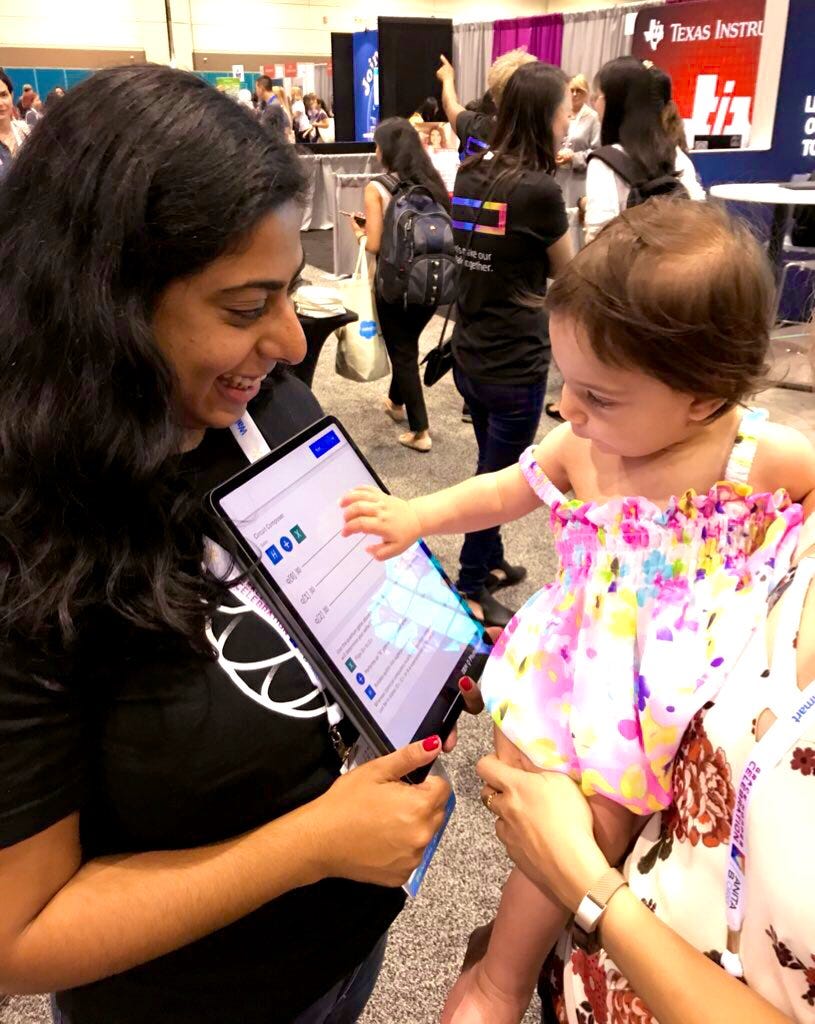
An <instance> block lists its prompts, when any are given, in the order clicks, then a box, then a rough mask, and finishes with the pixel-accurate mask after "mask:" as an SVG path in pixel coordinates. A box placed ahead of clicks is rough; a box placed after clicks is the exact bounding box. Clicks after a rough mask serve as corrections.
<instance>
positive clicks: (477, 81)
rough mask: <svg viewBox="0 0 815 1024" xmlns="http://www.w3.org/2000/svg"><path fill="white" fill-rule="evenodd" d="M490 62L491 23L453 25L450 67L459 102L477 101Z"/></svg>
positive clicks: (481, 92)
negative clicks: (454, 79)
mask: <svg viewBox="0 0 815 1024" xmlns="http://www.w3.org/2000/svg"><path fill="white" fill-rule="evenodd" d="M491 63H492V22H491V21H478V22H473V23H471V24H469V25H453V67H454V68H455V69H456V92H457V93H458V98H459V100H460V101H461V102H462V103H469V102H470V101H471V100H478V99H481V97H482V96H483V95H484V93H485V92H486V89H487V71H488V70H489V67H490V64H491Z"/></svg>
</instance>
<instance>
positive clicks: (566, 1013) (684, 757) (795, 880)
mask: <svg viewBox="0 0 815 1024" xmlns="http://www.w3.org/2000/svg"><path fill="white" fill-rule="evenodd" d="M805 533H806V534H808V536H807V537H802V541H801V548H802V550H805V549H806V548H807V547H808V546H809V545H811V544H812V543H815V519H810V520H809V522H808V523H807V526H806V527H805ZM778 611H779V612H780V613H782V614H784V599H783V598H782V600H781V601H780V602H779V608H778ZM775 656H777V655H775ZM770 682H771V681H770V666H769V663H768V658H767V642H766V636H765V632H764V630H763V629H761V630H757V631H756V632H754V633H753V634H752V636H751V638H750V639H749V641H748V645H747V648H746V650H745V654H744V656H743V657H742V658H741V659H740V661H739V663H738V665H737V666H736V668H735V670H734V671H732V672H730V673H729V674H728V677H727V679H726V680H725V682H724V684H723V686H722V688H721V690H720V691H719V693H718V695H717V697H716V700H715V702H712V703H708V704H706V705H705V706H704V707H703V708H701V709H700V710H699V711H698V712H697V714H696V715H695V716H694V718H693V720H692V722H691V724H690V727H689V728H688V731H687V734H686V735H685V737H684V739H683V741H682V744H681V746H680V748H679V751H678V754H677V757H676V762H675V766H674V802H673V804H672V805H671V807H670V808H668V809H667V810H666V811H664V812H663V813H662V814H656V815H654V817H653V818H652V819H651V820H650V821H649V822H648V823H647V824H646V826H645V828H644V830H643V832H642V833H641V835H640V836H639V838H638V839H637V841H636V844H635V846H634V848H633V851H632V852H631V854H630V855H629V857H628V858H627V860H626V862H625V865H624V867H623V871H624V874H625V876H626V878H627V879H628V883H629V885H630V886H631V889H632V891H633V892H635V893H636V894H637V896H639V898H640V899H641V900H642V902H643V903H644V904H645V905H646V906H647V907H648V908H649V909H650V910H651V911H652V912H653V913H655V914H656V915H657V916H658V917H659V918H660V919H661V920H663V921H665V922H666V923H668V924H669V925H670V926H671V928H673V929H674V931H676V932H677V933H678V934H679V935H681V936H682V937H683V938H684V939H685V940H686V941H687V942H689V943H690V944H691V945H693V946H694V947H695V948H696V949H698V950H700V951H702V952H703V953H705V954H706V955H707V956H709V957H710V958H711V959H712V960H714V961H715V962H717V963H718V962H719V959H720V956H721V953H722V951H723V950H724V949H725V946H726V938H727V922H726V917H725V867H726V863H727V853H728V844H729V840H730V825H731V816H732V813H733V807H734V804H735V797H736V788H737V787H738V784H739V780H740V778H741V774H742V771H743V770H744V767H745V765H746V763H747V761H748V759H749V758H750V757H751V755H752V751H753V747H754V746H755V742H756V740H755V727H756V721H757V719H758V716H759V715H760V714H761V712H762V711H763V710H764V708H766V707H769V706H771V705H772V704H773V699H774V697H775V696H777V694H776V693H775V692H774V691H773V690H772V688H771V686H770ZM790 682H791V683H792V684H794V682H795V680H791V681H790ZM748 837H749V849H750V855H749V856H748V858H747V866H746V892H747V906H746V916H745V922H744V927H743V929H742V934H741V948H740V953H741V958H742V961H743V964H744V978H745V981H746V983H747V984H748V985H749V986H750V988H751V989H753V990H755V991H756V992H758V993H759V994H760V995H762V996H763V997H764V998H765V999H766V1000H767V1001H768V1002H770V1003H771V1004H772V1005H773V1006H775V1007H776V1008H777V1009H778V1010H779V1011H780V1012H781V1013H784V1014H786V1015H787V1016H788V1017H789V1018H790V1019H791V1020H793V1021H796V1022H798V1024H814V1022H815V912H813V906H814V905H815V904H814V903H813V893H815V857H814V856H813V850H815V723H813V724H810V725H809V726H808V727H807V729H806V731H805V732H804V733H803V734H802V735H801V736H800V738H799V739H798V740H796V741H795V742H794V743H793V744H792V746H791V747H790V748H789V750H788V751H787V752H786V754H785V755H784V756H783V757H782V759H781V761H780V763H779V764H778V765H777V766H776V767H775V768H774V769H773V770H772V771H771V772H770V773H769V775H768V776H767V778H766V779H765V780H764V782H763V783H762V785H761V786H760V787H758V788H757V789H756V791H755V794H754V796H753V798H752V801H751V804H750V811H749V816H748ZM665 969H666V970H670V966H669V965H666V968H665ZM541 995H542V999H543V1003H544V1018H543V1019H544V1021H552V1022H555V1021H557V1022H558V1024H658V1022H657V1020H656V1018H655V1017H653V1016H652V1014H651V1013H650V1011H649V1009H648V1007H647V1006H646V1005H645V1003H644V1002H643V1001H642V999H641V998H640V997H639V996H638V995H637V994H636V993H635V992H634V991H633V989H632V988H631V987H630V986H629V984H628V981H627V980H626V979H625V978H624V977H623V975H622V974H621V972H620V971H619V970H618V969H617V966H616V965H615V963H614V962H613V960H611V959H610V958H609V957H608V956H607V954H606V953H605V951H604V950H600V951H599V952H598V953H594V954H591V955H589V954H587V953H585V952H583V951H582V950H581V949H578V948H577V947H576V946H574V945H573V944H572V942H571V936H570V934H569V933H568V932H567V933H564V935H563V937H562V939H561V941H560V943H559V944H558V946H557V948H556V950H555V952H554V954H553V955H552V956H551V957H550V959H549V961H548V963H547V966H546V969H545V973H544V978H543V985H542V988H541Z"/></svg>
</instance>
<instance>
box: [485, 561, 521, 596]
mask: <svg viewBox="0 0 815 1024" xmlns="http://www.w3.org/2000/svg"><path fill="white" fill-rule="evenodd" d="M525 579H526V567H525V566H523V565H510V564H509V562H508V561H507V560H506V559H504V560H503V561H502V562H501V564H500V565H496V567H495V568H494V569H490V573H489V575H488V576H487V579H486V582H485V584H484V586H485V587H486V588H487V590H489V592H490V593H491V594H494V593H495V591H496V590H503V589H504V587H514V586H515V584H516V583H520V582H521V580H525Z"/></svg>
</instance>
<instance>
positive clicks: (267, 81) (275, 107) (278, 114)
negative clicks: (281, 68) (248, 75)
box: [255, 75, 294, 142]
mask: <svg viewBox="0 0 815 1024" xmlns="http://www.w3.org/2000/svg"><path fill="white" fill-rule="evenodd" d="M278 90H280V92H279V93H278ZM255 93H256V95H257V99H258V105H257V110H256V114H257V117H258V119H259V120H260V123H261V124H262V125H263V127H264V128H267V129H269V130H270V131H274V132H276V133H277V134H278V136H279V137H280V138H282V139H285V140H286V141H287V142H293V141H294V134H293V132H292V126H291V117H290V116H289V112H288V110H287V104H286V102H285V100H286V97H285V94H283V90H282V89H281V88H280V86H275V85H273V84H272V80H271V78H269V76H268V75H259V76H258V77H257V78H256V79H255Z"/></svg>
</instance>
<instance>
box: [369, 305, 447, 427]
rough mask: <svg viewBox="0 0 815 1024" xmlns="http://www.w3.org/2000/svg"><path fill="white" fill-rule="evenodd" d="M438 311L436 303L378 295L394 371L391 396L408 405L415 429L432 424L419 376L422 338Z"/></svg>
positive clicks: (389, 396) (395, 400)
mask: <svg viewBox="0 0 815 1024" xmlns="http://www.w3.org/2000/svg"><path fill="white" fill-rule="evenodd" d="M434 313H435V309H433V307H432V306H405V305H404V303H402V302H385V300H384V299H383V298H382V297H381V296H380V295H377V296H376V314H377V316H378V318H379V326H380V327H381V328H382V337H383V338H384V339H385V348H386V349H387V350H388V356H389V358H390V361H391V369H392V370H393V374H392V376H391V386H390V390H389V391H388V398H389V399H390V400H391V401H392V402H393V404H394V405H404V407H405V411H406V412H407V418H408V425H409V426H410V429H411V430H412V431H414V432H419V431H421V430H427V427H428V422H427V407H426V406H425V404H424V392H423V391H422V379H421V377H420V376H419V337H420V335H421V333H422V331H423V330H424V329H425V327H427V325H428V324H429V323H430V318H431V317H432V316H433V314H434Z"/></svg>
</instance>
